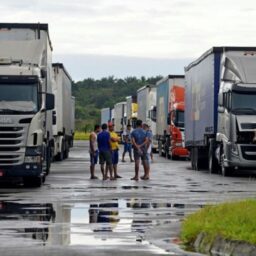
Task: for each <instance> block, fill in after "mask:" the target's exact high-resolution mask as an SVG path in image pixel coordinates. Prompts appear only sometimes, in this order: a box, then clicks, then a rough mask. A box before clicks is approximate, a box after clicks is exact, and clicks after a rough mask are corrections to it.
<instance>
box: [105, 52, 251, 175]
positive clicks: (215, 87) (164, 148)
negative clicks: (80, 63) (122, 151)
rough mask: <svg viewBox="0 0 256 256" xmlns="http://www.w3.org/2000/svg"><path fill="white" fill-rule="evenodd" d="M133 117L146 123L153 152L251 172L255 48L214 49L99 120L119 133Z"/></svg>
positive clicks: (214, 168)
mask: <svg viewBox="0 0 256 256" xmlns="http://www.w3.org/2000/svg"><path fill="white" fill-rule="evenodd" d="M104 111H105V112H104ZM106 113H107V114H106ZM103 117H105V119H104V118H103ZM137 119H141V120H142V121H143V122H147V123H148V124H149V125H150V127H151V130H152V132H153V135H154V136H153V150H154V151H158V152H159V154H161V155H164V156H166V157H170V158H172V159H177V158H190V160H191V167H192V169H194V170H200V169H205V168H208V169H209V172H210V173H214V172H216V173H217V172H218V173H221V174H222V175H223V176H228V175H232V174H233V173H234V171H236V170H238V169H240V170H243V169H246V170H255V169H256V47H213V48H211V49H210V50H209V51H207V52H205V53H204V54H203V55H202V56H201V57H199V58H198V59H197V60H195V61H194V62H192V63H191V64H189V65H188V66H187V67H185V75H184V76H182V75H169V76H167V77H166V78H164V79H162V80H160V81H158V82H157V83H156V84H154V85H147V86H144V87H142V88H140V89H139V90H138V91H137V92H136V93H135V95H133V96H129V97H127V98H126V102H120V103H117V104H116V105H115V106H114V108H113V109H110V108H106V109H104V110H102V119H101V121H102V122H107V121H112V122H114V124H115V128H116V131H117V132H119V133H122V131H123V130H124V129H125V126H126V125H127V124H131V125H132V126H133V127H135V126H134V124H135V122H136V120H137Z"/></svg>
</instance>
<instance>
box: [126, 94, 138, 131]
mask: <svg viewBox="0 0 256 256" xmlns="http://www.w3.org/2000/svg"><path fill="white" fill-rule="evenodd" d="M126 105H127V125H128V124H129V125H131V126H132V128H135V127H136V121H137V117H138V104H137V95H133V96H128V97H126Z"/></svg>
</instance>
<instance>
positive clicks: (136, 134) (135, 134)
mask: <svg viewBox="0 0 256 256" xmlns="http://www.w3.org/2000/svg"><path fill="white" fill-rule="evenodd" d="M131 137H132V138H133V139H134V140H135V142H136V144H137V145H141V144H143V143H144V141H145V139H146V137H147V136H146V132H145V131H144V130H143V129H142V128H137V129H135V130H133V131H132V133H131Z"/></svg>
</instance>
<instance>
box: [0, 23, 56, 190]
mask: <svg viewBox="0 0 256 256" xmlns="http://www.w3.org/2000/svg"><path fill="white" fill-rule="evenodd" d="M51 54H52V46H51V41H50V37H49V32H48V25H47V24H20V23H19V24H16V23H0V92H1V93H0V178H1V179H4V178H8V179H11V180H14V179H16V178H19V179H20V178H22V179H23V183H24V185H28V186H41V184H42V182H43V181H44V179H45V176H46V174H47V173H48V172H49V170H50V163H51V157H52V156H51V154H52V149H53V146H54V142H53V133H52V120H53V116H52V111H51V110H52V109H53V108H54V95H53V94H52V86H51V72H52V57H51Z"/></svg>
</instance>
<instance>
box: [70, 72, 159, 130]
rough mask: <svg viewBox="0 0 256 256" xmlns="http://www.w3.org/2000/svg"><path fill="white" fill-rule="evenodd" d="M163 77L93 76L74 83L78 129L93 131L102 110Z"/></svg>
mask: <svg viewBox="0 0 256 256" xmlns="http://www.w3.org/2000/svg"><path fill="white" fill-rule="evenodd" d="M161 78H162V77H161V76H157V77H151V78H145V77H141V78H136V77H127V78H124V79H118V78H115V77H113V76H110V77H106V78H102V79H100V80H95V79H92V78H88V79H84V80H83V81H78V82H76V83H73V85H72V93H73V95H74V96H75V97H76V111H75V115H76V130H78V131H84V132H88V131H91V130H92V129H93V127H94V125H95V124H96V123H99V122H100V110H101V109H102V108H107V107H110V108H113V107H114V104H116V103H117V102H120V101H125V100H126V97H127V96H130V95H134V94H136V92H137V90H138V89H139V88H140V87H143V86H145V85H147V84H155V83H156V82H157V81H158V80H160V79H161Z"/></svg>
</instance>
